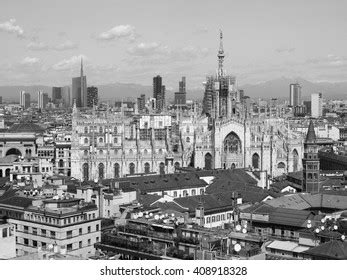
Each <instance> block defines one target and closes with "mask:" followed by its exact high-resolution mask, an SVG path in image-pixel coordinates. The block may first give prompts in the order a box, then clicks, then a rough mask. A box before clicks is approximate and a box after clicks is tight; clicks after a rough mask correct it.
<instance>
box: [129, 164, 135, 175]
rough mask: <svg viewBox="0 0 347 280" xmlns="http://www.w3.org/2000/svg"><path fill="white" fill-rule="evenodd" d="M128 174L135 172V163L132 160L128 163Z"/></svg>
mask: <svg viewBox="0 0 347 280" xmlns="http://www.w3.org/2000/svg"><path fill="white" fill-rule="evenodd" d="M129 174H130V175H134V174H135V164H134V163H133V162H132V163H130V164H129Z"/></svg>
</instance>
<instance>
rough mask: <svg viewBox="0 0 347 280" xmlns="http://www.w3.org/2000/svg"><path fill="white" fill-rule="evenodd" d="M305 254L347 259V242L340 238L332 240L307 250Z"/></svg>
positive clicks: (323, 257)
mask: <svg viewBox="0 0 347 280" xmlns="http://www.w3.org/2000/svg"><path fill="white" fill-rule="evenodd" d="M305 254H307V255H310V256H314V257H316V258H322V259H333V260H346V259H347V242H345V241H340V240H331V241H329V242H326V243H323V244H321V245H319V246H317V247H314V248H312V249H309V250H307V251H306V252H305Z"/></svg>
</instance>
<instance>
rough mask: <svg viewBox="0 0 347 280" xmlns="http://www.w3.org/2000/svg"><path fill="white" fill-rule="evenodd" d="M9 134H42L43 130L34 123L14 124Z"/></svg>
mask: <svg viewBox="0 0 347 280" xmlns="http://www.w3.org/2000/svg"><path fill="white" fill-rule="evenodd" d="M9 130H10V131H11V132H35V133H42V132H44V131H45V129H44V128H42V127H41V126H39V125H38V124H35V123H19V124H14V125H12V126H11V127H10V129H9Z"/></svg>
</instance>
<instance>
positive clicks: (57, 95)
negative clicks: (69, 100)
mask: <svg viewBox="0 0 347 280" xmlns="http://www.w3.org/2000/svg"><path fill="white" fill-rule="evenodd" d="M62 101H63V100H62V88H61V87H52V102H53V104H55V105H59V104H60V103H62Z"/></svg>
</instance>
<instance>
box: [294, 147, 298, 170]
mask: <svg viewBox="0 0 347 280" xmlns="http://www.w3.org/2000/svg"><path fill="white" fill-rule="evenodd" d="M298 169H299V154H298V151H297V150H296V149H294V150H293V172H296V171H298Z"/></svg>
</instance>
